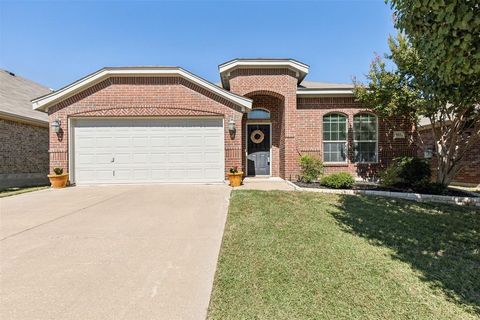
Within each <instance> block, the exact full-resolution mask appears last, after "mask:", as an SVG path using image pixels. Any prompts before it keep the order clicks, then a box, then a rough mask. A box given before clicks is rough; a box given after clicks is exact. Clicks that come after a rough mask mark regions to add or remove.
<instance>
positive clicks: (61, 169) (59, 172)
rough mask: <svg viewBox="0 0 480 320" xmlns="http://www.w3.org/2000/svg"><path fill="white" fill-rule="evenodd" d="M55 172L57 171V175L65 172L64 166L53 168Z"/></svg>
mask: <svg viewBox="0 0 480 320" xmlns="http://www.w3.org/2000/svg"><path fill="white" fill-rule="evenodd" d="M53 172H55V174H56V175H61V174H62V173H63V168H58V167H56V168H53Z"/></svg>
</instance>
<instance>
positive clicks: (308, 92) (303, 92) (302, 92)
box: [297, 88, 354, 98]
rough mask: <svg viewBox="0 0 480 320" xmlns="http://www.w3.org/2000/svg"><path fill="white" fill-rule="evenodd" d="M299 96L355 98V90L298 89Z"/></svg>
mask: <svg viewBox="0 0 480 320" xmlns="http://www.w3.org/2000/svg"><path fill="white" fill-rule="evenodd" d="M297 96H300V97H312V98H313V97H338V96H349V97H350V96H351V97H353V96H354V93H353V89H343V88H339V89H321V90H319V89H297Z"/></svg>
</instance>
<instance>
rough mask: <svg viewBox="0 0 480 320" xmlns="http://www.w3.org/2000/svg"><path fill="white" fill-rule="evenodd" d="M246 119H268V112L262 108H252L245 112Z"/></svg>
mask: <svg viewBox="0 0 480 320" xmlns="http://www.w3.org/2000/svg"><path fill="white" fill-rule="evenodd" d="M247 119H249V120H252V119H254V120H268V119H270V112H268V111H267V110H264V109H253V110H252V111H250V112H249V113H247Z"/></svg>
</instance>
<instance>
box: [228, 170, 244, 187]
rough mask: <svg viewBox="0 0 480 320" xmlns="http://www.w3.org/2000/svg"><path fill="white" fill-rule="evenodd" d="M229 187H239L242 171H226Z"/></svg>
mask: <svg viewBox="0 0 480 320" xmlns="http://www.w3.org/2000/svg"><path fill="white" fill-rule="evenodd" d="M227 175H228V181H230V187H239V186H240V185H241V184H242V178H243V172H237V173H230V172H229V173H227Z"/></svg>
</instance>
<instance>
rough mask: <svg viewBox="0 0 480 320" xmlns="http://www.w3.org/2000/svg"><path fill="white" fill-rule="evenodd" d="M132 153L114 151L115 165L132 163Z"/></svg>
mask: <svg viewBox="0 0 480 320" xmlns="http://www.w3.org/2000/svg"><path fill="white" fill-rule="evenodd" d="M132 161H133V160H132V154H131V153H130V152H129V153H123V152H122V153H120V152H118V153H117V152H116V153H115V165H123V164H130V163H132Z"/></svg>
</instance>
